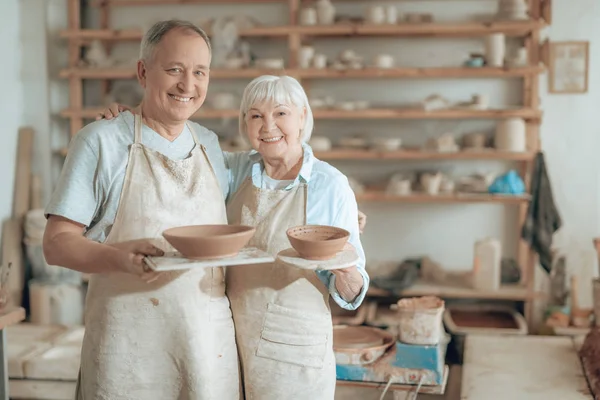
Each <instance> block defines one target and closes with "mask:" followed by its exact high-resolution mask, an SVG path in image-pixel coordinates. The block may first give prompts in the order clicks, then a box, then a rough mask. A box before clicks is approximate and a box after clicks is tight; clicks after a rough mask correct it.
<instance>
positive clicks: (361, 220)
mask: <svg viewBox="0 0 600 400" xmlns="http://www.w3.org/2000/svg"><path fill="white" fill-rule="evenodd" d="M366 225H367V216H366V215H365V214H364V213H362V212H361V211H360V210H358V231H359V232H360V233H363V231H364V230H365V226H366Z"/></svg>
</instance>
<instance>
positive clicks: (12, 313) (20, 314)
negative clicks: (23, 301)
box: [0, 307, 25, 329]
mask: <svg viewBox="0 0 600 400" xmlns="http://www.w3.org/2000/svg"><path fill="white" fill-rule="evenodd" d="M24 319H25V309H24V308H23V307H8V308H6V309H4V310H2V311H0V329H4V328H6V327H8V326H11V325H16V324H18V323H19V322H21V321H23V320H24Z"/></svg>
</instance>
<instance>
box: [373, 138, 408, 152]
mask: <svg viewBox="0 0 600 400" xmlns="http://www.w3.org/2000/svg"><path fill="white" fill-rule="evenodd" d="M401 145H402V139H400V138H375V139H373V150H377V151H395V150H398V149H399V148H400V146H401Z"/></svg>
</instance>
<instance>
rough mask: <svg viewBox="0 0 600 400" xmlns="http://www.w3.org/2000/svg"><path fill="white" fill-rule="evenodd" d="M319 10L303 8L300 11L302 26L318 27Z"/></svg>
mask: <svg viewBox="0 0 600 400" xmlns="http://www.w3.org/2000/svg"><path fill="white" fill-rule="evenodd" d="M316 24H317V10H316V9H314V8H311V7H306V8H303V9H302V10H301V11H300V25H316Z"/></svg>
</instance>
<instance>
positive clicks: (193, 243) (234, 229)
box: [163, 225, 256, 260]
mask: <svg viewBox="0 0 600 400" xmlns="http://www.w3.org/2000/svg"><path fill="white" fill-rule="evenodd" d="M255 231H256V228H253V227H251V226H244V225H188V226H180V227H177V228H171V229H167V230H165V231H164V232H163V237H164V238H165V239H166V240H167V242H169V244H170V245H171V246H173V247H174V248H175V249H176V250H177V251H179V252H180V253H181V254H182V255H183V256H184V257H186V258H190V259H194V260H210V259H215V258H225V257H233V256H235V255H237V254H238V253H239V251H240V250H241V249H242V248H243V247H244V246H245V245H246V244H248V242H249V241H250V239H251V238H252V236H253V235H254V232H255Z"/></svg>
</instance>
